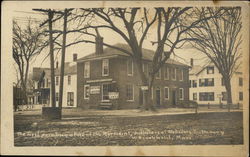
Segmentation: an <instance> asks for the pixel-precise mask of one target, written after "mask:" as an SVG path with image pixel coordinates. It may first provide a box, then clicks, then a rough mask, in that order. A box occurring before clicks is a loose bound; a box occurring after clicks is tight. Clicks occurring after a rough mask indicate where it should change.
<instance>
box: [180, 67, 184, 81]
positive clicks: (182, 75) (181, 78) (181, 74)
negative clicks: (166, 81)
mask: <svg viewBox="0 0 250 157" xmlns="http://www.w3.org/2000/svg"><path fill="white" fill-rule="evenodd" d="M179 71H180V78H179V81H183V80H184V72H183V69H180V70H179Z"/></svg>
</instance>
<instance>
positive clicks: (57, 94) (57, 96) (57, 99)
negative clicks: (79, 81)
mask: <svg viewBox="0 0 250 157" xmlns="http://www.w3.org/2000/svg"><path fill="white" fill-rule="evenodd" d="M56 101H59V93H58V92H56Z"/></svg>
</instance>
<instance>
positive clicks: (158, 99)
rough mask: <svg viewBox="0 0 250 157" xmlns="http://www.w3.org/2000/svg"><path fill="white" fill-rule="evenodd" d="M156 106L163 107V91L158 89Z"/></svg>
mask: <svg viewBox="0 0 250 157" xmlns="http://www.w3.org/2000/svg"><path fill="white" fill-rule="evenodd" d="M156 105H157V106H160V105H161V90H160V89H156Z"/></svg>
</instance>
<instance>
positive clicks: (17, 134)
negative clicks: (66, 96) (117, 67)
mask: <svg viewBox="0 0 250 157" xmlns="http://www.w3.org/2000/svg"><path fill="white" fill-rule="evenodd" d="M242 124H243V122H242V112H230V113H228V112H211V113H199V114H197V115H195V114H182V115H154V116H152V115H150V116H138V117H134V116H119V115H105V114H101V112H100V113H99V114H86V115H81V116H79V115H78V116H74V115H70V114H66V115H64V116H63V120H60V121H59V120H57V121H45V120H42V119H41V116H40V115H32V114H26V115H19V114H16V115H15V117H14V143H15V146H104V145H121V146H125V145H126V146H131V145H193V144H195V145H198V144H199V145H210V144H211V145H231V144H243V125H242Z"/></svg>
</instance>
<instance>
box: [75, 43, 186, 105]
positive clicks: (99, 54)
mask: <svg viewBox="0 0 250 157" xmlns="http://www.w3.org/2000/svg"><path fill="white" fill-rule="evenodd" d="M115 46H116V47H122V48H124V49H128V50H129V47H128V46H127V45H125V44H117V45H115ZM100 48H101V49H100ZM153 54H154V52H153V51H151V50H147V49H144V50H143V71H144V72H145V74H146V76H148V74H149V71H150V69H151V64H152V63H151V61H152V58H153ZM188 68H189V66H187V65H185V64H182V63H180V62H177V61H174V60H172V59H169V60H168V61H167V63H166V64H165V65H164V66H163V67H162V68H161V69H160V71H159V73H158V74H157V76H156V79H155V81H154V85H153V90H152V97H153V101H154V104H156V106H158V107H172V106H177V105H178V103H180V102H183V101H187V100H189V88H188V85H189V82H188V80H189V78H188V77H189V76H188ZM139 84H140V77H139V74H138V73H137V72H136V68H135V64H134V62H133V61H132V59H131V58H130V57H129V56H128V55H126V54H124V53H122V52H120V51H118V50H115V49H112V48H106V49H104V50H103V49H102V46H100V45H97V46H96V52H95V53H92V54H90V55H88V56H85V57H83V58H80V59H78V61H77V104H78V106H79V107H82V108H98V107H100V104H105V103H106V104H112V105H114V108H117V109H125V108H138V107H140V105H141V104H142V100H143V95H142V90H141V86H140V85H139Z"/></svg>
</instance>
